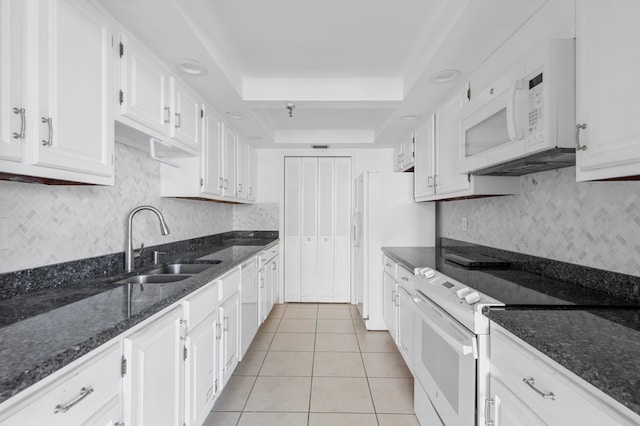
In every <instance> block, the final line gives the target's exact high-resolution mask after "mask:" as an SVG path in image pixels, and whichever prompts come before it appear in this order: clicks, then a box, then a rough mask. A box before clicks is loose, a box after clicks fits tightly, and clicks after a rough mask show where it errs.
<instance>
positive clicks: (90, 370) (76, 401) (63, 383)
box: [0, 341, 122, 426]
mask: <svg viewBox="0 0 640 426" xmlns="http://www.w3.org/2000/svg"><path fill="white" fill-rule="evenodd" d="M121 356H122V345H121V342H120V341H112V342H109V343H107V344H105V345H103V346H102V347H100V348H98V349H96V350H95V351H94V352H92V353H91V354H90V356H85V357H83V358H82V360H79V361H80V362H79V363H78V362H76V363H74V364H71V365H70V366H69V367H68V368H67V369H66V370H68V371H65V372H63V373H62V374H61V375H58V374H57V373H56V374H54V375H53V376H50V377H48V378H46V379H45V380H43V381H42V382H41V383H39V384H37V385H34V386H38V389H37V390H33V391H31V392H28V393H27V395H25V396H24V397H23V398H19V399H18V400H17V401H15V403H12V404H11V405H10V406H9V407H5V408H3V409H2V410H0V424H2V425H3V426H25V425H36V424H38V425H48V426H56V425H60V426H67V425H109V424H111V425H115V424H117V422H120V421H122V402H121V395H122V379H121V376H120V368H119V366H120V358H121Z"/></svg>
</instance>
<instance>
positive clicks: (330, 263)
mask: <svg viewBox="0 0 640 426" xmlns="http://www.w3.org/2000/svg"><path fill="white" fill-rule="evenodd" d="M334 163H335V160H334V159H333V158H319V159H318V171H317V173H318V185H317V188H318V212H317V214H318V226H317V230H318V237H317V241H318V248H317V252H318V260H317V262H318V265H322V267H319V268H318V287H317V288H318V294H317V296H316V301H318V302H333V301H334V293H335V288H336V283H335V273H336V270H335V257H334V247H335V236H334V231H335V216H334V213H335V196H334V194H335V190H334V186H335V176H334ZM305 213H306V212H305Z"/></svg>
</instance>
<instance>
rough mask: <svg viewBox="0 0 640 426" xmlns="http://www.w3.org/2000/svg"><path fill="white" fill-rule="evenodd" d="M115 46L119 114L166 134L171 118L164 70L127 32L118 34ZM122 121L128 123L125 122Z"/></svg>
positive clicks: (166, 75) (166, 74)
mask: <svg viewBox="0 0 640 426" xmlns="http://www.w3.org/2000/svg"><path fill="white" fill-rule="evenodd" d="M118 48H119V54H120V90H119V94H118V104H119V105H120V114H121V116H123V117H126V118H128V119H131V120H133V121H134V122H135V123H139V124H141V125H142V126H144V127H146V128H149V129H150V130H153V131H155V132H157V133H159V134H164V133H166V131H167V128H168V125H169V123H170V121H171V116H170V107H169V101H168V99H167V97H166V91H167V89H166V88H167V82H168V79H169V76H168V73H167V71H166V69H165V68H164V66H163V65H162V64H160V63H159V62H158V61H156V60H155V59H154V58H153V56H152V55H151V54H149V53H148V52H146V51H145V49H144V47H143V46H141V45H139V44H138V43H136V42H135V41H134V40H133V39H131V38H129V37H128V36H126V35H122V36H121V41H120V45H119V47H118ZM118 118H120V117H118ZM125 124H129V125H131V123H130V122H127V121H125Z"/></svg>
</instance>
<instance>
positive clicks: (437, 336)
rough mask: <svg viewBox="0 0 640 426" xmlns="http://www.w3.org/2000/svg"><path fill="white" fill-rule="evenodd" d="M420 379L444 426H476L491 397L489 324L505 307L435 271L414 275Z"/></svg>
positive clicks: (416, 372)
mask: <svg viewBox="0 0 640 426" xmlns="http://www.w3.org/2000/svg"><path fill="white" fill-rule="evenodd" d="M415 273H416V278H417V279H416V287H415V290H414V291H413V294H412V296H411V298H412V301H413V303H414V305H415V308H416V312H417V314H418V315H417V317H418V320H417V323H416V324H417V325H416V330H415V336H416V339H417V341H416V342H415V358H414V368H415V376H416V377H415V378H416V379H417V380H418V381H419V383H420V385H422V388H423V389H424V391H425V392H426V394H427V396H428V398H429V400H430V401H431V404H432V405H433V407H434V408H435V410H436V412H437V414H438V416H439V417H440V420H441V421H442V423H443V424H444V425H445V426H474V425H476V424H480V422H479V420H477V419H483V418H484V406H483V404H482V403H481V401H484V400H485V398H488V392H489V348H488V338H489V336H488V333H489V319H488V318H487V317H485V316H484V315H483V314H482V308H483V307H485V306H502V305H503V303H501V302H500V301H498V300H496V299H493V298H491V297H489V296H487V295H485V294H482V293H480V292H477V291H475V290H473V289H470V288H468V287H467V286H465V285H464V284H462V283H460V282H459V281H456V280H453V279H451V278H449V277H447V276H446V275H444V274H442V273H440V272H437V271H435V270H433V269H431V268H422V269H419V270H416V271H415Z"/></svg>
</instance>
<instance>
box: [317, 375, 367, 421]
mask: <svg viewBox="0 0 640 426" xmlns="http://www.w3.org/2000/svg"><path fill="white" fill-rule="evenodd" d="M311 412H314V413H373V412H374V411H373V403H372V401H371V395H370V393H369V387H368V385H367V379H364V378H351V377H350V378H343V377H314V378H313V384H312V389H311Z"/></svg>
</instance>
